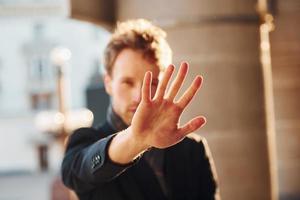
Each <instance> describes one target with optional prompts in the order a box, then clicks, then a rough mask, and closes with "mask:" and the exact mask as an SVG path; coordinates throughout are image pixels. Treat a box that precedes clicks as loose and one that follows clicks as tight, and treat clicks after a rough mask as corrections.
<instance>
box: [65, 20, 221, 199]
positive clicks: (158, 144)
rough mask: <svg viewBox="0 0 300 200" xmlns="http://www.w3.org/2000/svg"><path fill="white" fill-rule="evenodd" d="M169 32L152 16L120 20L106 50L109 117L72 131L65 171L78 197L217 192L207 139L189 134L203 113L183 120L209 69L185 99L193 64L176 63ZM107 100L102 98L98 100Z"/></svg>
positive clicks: (194, 195) (206, 196)
mask: <svg viewBox="0 0 300 200" xmlns="http://www.w3.org/2000/svg"><path fill="white" fill-rule="evenodd" d="M167 63H168V64H169V63H171V50H170V48H169V46H168V44H167V42H166V40H165V33H164V32H163V31H162V30H161V29H160V28H158V27H156V26H154V25H152V24H151V23H150V22H148V21H146V20H133V21H128V22H124V23H121V24H118V27H117V30H116V31H115V33H114V34H113V35H112V38H111V40H110V42H109V44H108V45H107V47H106V51H105V60H104V64H105V68H106V73H105V75H104V84H105V88H106V91H107V93H108V94H109V95H110V97H111V106H110V107H109V110H108V116H107V121H106V122H105V123H104V124H103V125H102V126H101V127H100V128H96V129H94V128H82V129H79V130H77V131H75V133H74V134H73V135H71V137H70V139H69V142H68V144H67V149H66V154H65V157H64V160H63V163H62V178H63V182H64V184H65V185H66V186H68V187H69V188H71V189H73V190H74V191H75V192H76V194H77V195H78V197H79V198H80V199H82V200H85V199H95V200H96V199H98V200H100V199H101V200H105V199H107V200H114V199H116V200H119V199H120V200H121V199H122V200H123V199H124V200H127V199H128V200H129V199H131V200H146V199H153V200H164V199H165V200H167V199H195V200H196V199H197V200H200V199H214V198H215V193H216V189H217V187H216V182H215V179H214V173H213V170H212V169H213V166H212V165H211V164H210V163H211V162H210V158H209V156H208V152H207V151H208V149H207V147H205V143H204V140H203V139H198V140H196V139H191V138H188V137H186V136H187V135H188V134H190V133H192V132H193V131H196V130H197V129H198V128H200V127H202V126H203V125H204V124H205V118H204V117H201V116H198V117H195V118H194V119H192V120H191V121H189V122H188V123H187V124H185V125H184V126H179V119H180V116H181V114H182V112H183V110H184V109H185V108H186V107H187V105H188V104H189V102H190V101H191V100H192V98H193V97H194V96H195V94H196V92H197V91H198V90H199V88H200V86H201V83H202V77H201V76H196V78H195V79H194V81H193V83H192V84H191V85H190V86H189V88H188V89H187V90H186V91H185V92H184V94H183V95H182V96H181V97H178V100H175V97H176V95H177V93H178V91H179V89H180V87H181V85H182V84H183V81H184V79H185V76H186V74H187V72H188V64H187V63H186V62H183V63H182V64H181V66H180V69H179V71H178V74H177V76H176V78H175V79H174V81H173V82H172V83H170V85H169V89H167V88H168V83H169V82H170V79H171V76H172V73H173V71H174V66H173V65H169V66H168V67H167V68H165V66H167ZM99 103H101V102H99Z"/></svg>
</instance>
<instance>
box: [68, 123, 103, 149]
mask: <svg viewBox="0 0 300 200" xmlns="http://www.w3.org/2000/svg"><path fill="white" fill-rule="evenodd" d="M100 135H101V134H100V133H99V132H98V131H97V130H96V129H94V128H79V129H77V130H75V131H74V132H73V133H72V134H71V135H70V136H69V138H68V140H67V150H68V149H69V148H72V147H74V146H78V145H85V144H86V145H88V144H91V143H93V142H95V141H97V140H98V137H100Z"/></svg>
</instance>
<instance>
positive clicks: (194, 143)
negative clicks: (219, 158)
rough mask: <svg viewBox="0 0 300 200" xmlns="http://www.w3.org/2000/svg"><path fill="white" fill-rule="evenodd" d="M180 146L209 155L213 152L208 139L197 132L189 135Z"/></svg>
mask: <svg viewBox="0 0 300 200" xmlns="http://www.w3.org/2000/svg"><path fill="white" fill-rule="evenodd" d="M180 146H182V148H183V149H185V151H186V150H188V151H191V152H198V153H200V154H202V155H206V156H208V157H209V156H210V154H211V153H210V149H209V146H208V143H207V141H206V139H205V138H204V137H202V136H200V135H198V134H196V133H191V134H189V135H187V137H186V138H185V139H184V140H183V141H182V142H181V145H180ZM193 154H194V153H193Z"/></svg>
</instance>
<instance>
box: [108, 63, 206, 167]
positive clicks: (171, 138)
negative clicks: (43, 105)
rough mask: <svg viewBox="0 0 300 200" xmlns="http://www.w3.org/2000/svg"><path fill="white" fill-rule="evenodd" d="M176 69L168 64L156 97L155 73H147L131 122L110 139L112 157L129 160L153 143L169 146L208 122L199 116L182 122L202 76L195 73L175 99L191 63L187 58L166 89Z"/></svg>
mask: <svg viewBox="0 0 300 200" xmlns="http://www.w3.org/2000/svg"><path fill="white" fill-rule="evenodd" d="M173 71H174V65H170V66H168V68H167V69H166V71H165V72H164V74H163V78H162V80H161V81H160V82H159V84H158V88H157V91H156V93H155V95H154V97H153V98H151V96H152V95H151V81H152V74H151V72H147V73H146V74H145V77H144V81H143V86H142V99H141V102H140V103H139V106H138V108H137V110H136V112H135V114H134V116H133V119H132V122H131V125H130V126H129V127H128V128H127V129H125V130H124V131H122V132H119V133H118V134H117V135H116V136H115V137H114V138H113V139H112V142H111V143H110V146H109V149H108V155H109V157H110V159H111V160H112V161H114V162H116V163H120V164H126V163H128V162H130V161H132V160H133V159H135V158H136V157H137V156H139V155H140V154H141V153H142V152H144V151H145V150H147V149H148V148H150V147H156V148H167V147H169V146H172V145H174V144H176V143H178V142H180V141H181V140H182V139H184V137H185V136H186V135H187V134H189V133H191V132H193V131H195V130H197V129H198V128H200V127H201V126H203V125H204V124H205V118H204V117H201V116H198V117H195V118H193V119H191V120H190V121H189V122H188V123H186V124H185V125H184V126H182V127H180V126H179V119H180V117H181V115H182V112H183V111H184V109H185V108H186V107H187V105H188V104H189V103H190V101H191V100H192V99H193V97H194V96H195V94H196V92H197V91H198V90H199V88H200V86H201V83H202V77H201V76H196V78H195V79H194V81H193V82H192V84H191V85H190V86H189V87H188V89H187V90H186V91H185V92H184V93H183V95H182V96H181V97H180V98H179V99H178V101H175V100H174V99H175V97H176V95H177V93H178V91H179V89H180V88H181V86H182V84H183V82H184V79H185V77H186V74H187V72H188V64H187V63H186V62H184V63H182V64H181V66H180V69H179V72H178V74H177V76H176V78H175V79H174V81H173V82H172V83H171V85H170V87H169V89H168V90H167V86H168V83H169V81H170V79H171V76H172V74H173Z"/></svg>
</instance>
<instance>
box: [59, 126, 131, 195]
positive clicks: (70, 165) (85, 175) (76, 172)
mask: <svg viewBox="0 0 300 200" xmlns="http://www.w3.org/2000/svg"><path fill="white" fill-rule="evenodd" d="M96 134H100V133H99V132H96V130H94V129H92V128H82V129H78V130H76V131H75V132H74V133H73V134H72V135H71V136H70V138H69V141H68V144H67V148H66V153H65V156H64V159H63V162H62V166H61V173H62V180H63V183H64V184H65V185H66V186H67V187H69V188H71V189H73V190H74V191H76V192H77V193H82V192H87V191H90V190H92V189H94V188H95V187H96V186H100V185H102V184H104V183H106V182H109V181H112V180H113V179H114V178H115V177H117V176H118V175H120V174H121V173H122V172H124V171H125V170H126V169H127V168H128V167H130V166H132V165H133V164H134V163H135V162H136V161H134V162H132V163H129V164H126V165H120V164H117V163H114V162H112V161H111V160H110V159H109V157H108V152H107V150H108V145H109V143H110V142H111V140H112V138H113V137H114V136H115V135H110V136H108V137H104V138H100V139H99V137H96V136H97V135H96Z"/></svg>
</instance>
